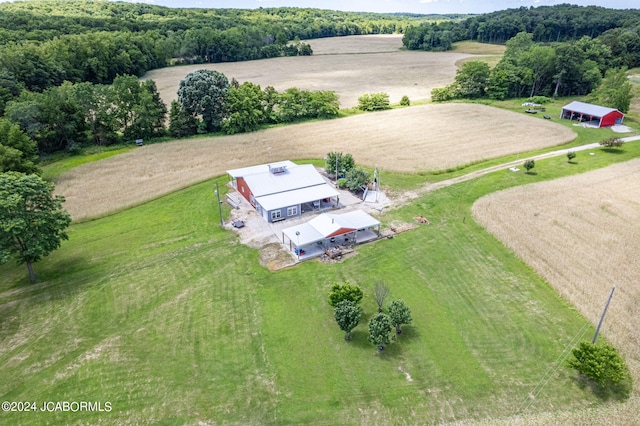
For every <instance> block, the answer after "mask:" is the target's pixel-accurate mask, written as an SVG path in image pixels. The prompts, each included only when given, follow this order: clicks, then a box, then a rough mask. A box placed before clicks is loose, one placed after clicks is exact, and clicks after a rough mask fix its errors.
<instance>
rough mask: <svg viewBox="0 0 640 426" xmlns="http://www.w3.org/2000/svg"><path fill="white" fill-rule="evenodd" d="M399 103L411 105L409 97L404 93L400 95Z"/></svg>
mask: <svg viewBox="0 0 640 426" xmlns="http://www.w3.org/2000/svg"><path fill="white" fill-rule="evenodd" d="M400 105H402V106H409V105H411V101H409V97H408V96H407V95H404V96H403V97H402V99H400Z"/></svg>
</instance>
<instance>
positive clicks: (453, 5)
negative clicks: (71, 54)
mask: <svg viewBox="0 0 640 426" xmlns="http://www.w3.org/2000/svg"><path fill="white" fill-rule="evenodd" d="M0 1H2V0H0ZM130 1H133V0H130ZM137 2H139V3H149V4H156V5H159V6H169V7H204V8H241V9H255V8H258V7H281V6H287V7H314V8H319V9H334V10H344V11H356V12H381V13H391V12H413V13H425V14H427V13H439V14H444V13H487V12H493V11H496V10H504V9H512V8H518V7H521V6H524V7H530V6H534V7H537V6H553V5H556V4H562V3H571V4H577V5H581V6H589V5H593V6H602V7H607V8H610V9H638V8H640V2H639V1H638V0H574V1H570V0H137Z"/></svg>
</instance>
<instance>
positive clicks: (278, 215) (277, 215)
mask: <svg viewBox="0 0 640 426" xmlns="http://www.w3.org/2000/svg"><path fill="white" fill-rule="evenodd" d="M280 218H282V211H280V210H274V211H272V212H271V220H276V219H280Z"/></svg>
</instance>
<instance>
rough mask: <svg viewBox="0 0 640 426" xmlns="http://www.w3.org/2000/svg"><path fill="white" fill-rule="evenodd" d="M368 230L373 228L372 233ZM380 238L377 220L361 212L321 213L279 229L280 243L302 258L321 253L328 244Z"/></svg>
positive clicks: (346, 243) (359, 241)
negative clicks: (280, 231) (302, 253)
mask: <svg viewBox="0 0 640 426" xmlns="http://www.w3.org/2000/svg"><path fill="white" fill-rule="evenodd" d="M372 229H375V231H374V230H372ZM379 236H380V221H378V220H377V219H376V218H374V217H373V216H371V215H369V214H367V213H365V212H364V211H362V210H354V211H351V212H348V213H343V214H330V213H322V214H320V215H318V216H316V217H314V218H313V219H311V220H310V221H308V222H306V223H302V224H299V225H295V226H292V227H289V228H285V229H283V230H282V244H285V245H286V244H287V242H288V244H289V250H291V251H294V252H296V253H299V252H300V250H302V251H303V252H304V257H305V258H309V257H314V256H318V255H320V254H322V253H324V250H325V249H326V248H328V247H330V246H331V245H332V244H334V243H336V244H342V245H353V244H357V243H361V242H365V241H369V240H372V239H376V238H379Z"/></svg>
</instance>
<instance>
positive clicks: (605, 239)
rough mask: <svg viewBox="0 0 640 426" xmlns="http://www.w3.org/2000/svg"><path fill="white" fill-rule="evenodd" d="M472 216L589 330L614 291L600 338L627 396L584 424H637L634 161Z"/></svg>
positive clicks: (521, 190) (490, 203)
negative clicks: (628, 388)
mask: <svg viewBox="0 0 640 426" xmlns="http://www.w3.org/2000/svg"><path fill="white" fill-rule="evenodd" d="M473 212H474V215H475V217H476V219H477V220H478V221H479V222H480V223H481V224H482V225H483V226H484V227H486V228H487V229H488V230H489V232H491V233H492V234H494V235H495V236H496V237H497V238H498V239H500V240H501V241H502V242H503V243H504V244H505V245H506V246H508V247H509V248H511V249H512V250H513V251H514V252H515V253H517V254H518V256H520V257H521V258H522V259H523V260H524V261H525V262H526V263H527V264H528V265H530V266H531V267H532V268H533V269H534V270H535V271H537V272H538V273H539V274H540V275H541V276H542V277H544V278H545V279H546V280H547V281H548V282H549V283H550V284H551V285H552V286H553V287H554V288H555V289H556V291H557V292H558V293H559V294H560V295H561V296H562V297H564V298H565V299H566V300H567V301H569V302H570V303H571V304H572V305H574V306H575V307H576V308H577V309H578V310H579V311H580V312H581V313H582V314H583V315H584V316H585V317H586V318H587V319H588V320H590V321H592V322H593V323H594V324H597V322H598V321H599V319H600V315H601V314H602V310H603V308H604V305H605V302H606V300H607V297H608V295H609V292H610V291H611V288H612V286H614V285H615V286H616V290H615V292H614V296H613V299H612V301H611V305H610V306H609V310H608V312H607V315H606V318H605V321H604V323H603V326H602V329H601V333H602V335H604V336H605V337H606V339H607V340H608V341H610V342H611V343H612V344H613V345H614V346H615V347H617V348H618V349H619V350H620V351H621V353H622V354H623V355H624V357H625V359H626V361H627V364H628V365H629V368H630V370H631V374H632V375H633V378H634V396H632V398H631V400H630V401H629V402H627V403H626V404H625V405H624V406H615V407H612V408H611V409H610V410H609V409H603V410H601V411H598V412H597V413H590V415H592V416H594V417H591V418H590V419H591V420H594V419H595V418H600V419H601V420H603V421H604V422H606V420H607V419H608V418H614V419H618V420H619V421H620V422H621V423H619V424H639V423H640V410H638V408H639V407H640V399H639V397H638V390H640V259H639V258H638V253H640V226H639V225H638V224H639V223H640V160H632V161H629V162H626V163H622V164H617V165H613V166H609V167H607V168H605V169H601V170H597V171H593V172H589V173H585V174H582V175H577V176H571V177H566V178H562V179H558V180H555V181H550V182H543V183H539V184H534V185H527V186H521V187H516V188H512V189H509V190H506V191H502V192H498V193H494V194H491V195H487V196H485V197H482V198H481V199H479V200H478V201H477V202H476V203H475V204H474V206H473ZM587 338H589V339H590V338H591V336H587ZM614 411H615V412H614ZM609 415H612V416H613V417H608V416H609ZM596 416H597V417H596ZM623 419H624V422H623V421H622V420H623ZM574 420H575V419H574ZM583 420H587V419H583ZM627 421H628V422H627ZM597 423H598V421H595V423H591V424H597ZM584 424H589V423H584Z"/></svg>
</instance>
